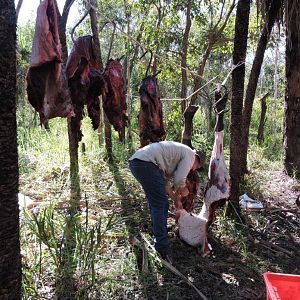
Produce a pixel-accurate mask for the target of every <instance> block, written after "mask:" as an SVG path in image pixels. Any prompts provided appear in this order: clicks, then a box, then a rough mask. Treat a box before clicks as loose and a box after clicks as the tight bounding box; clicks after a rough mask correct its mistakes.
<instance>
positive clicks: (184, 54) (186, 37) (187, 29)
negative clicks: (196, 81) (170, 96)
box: [181, 0, 192, 114]
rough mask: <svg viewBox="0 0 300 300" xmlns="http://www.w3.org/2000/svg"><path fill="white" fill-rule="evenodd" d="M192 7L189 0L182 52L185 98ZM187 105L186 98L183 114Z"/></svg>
mask: <svg viewBox="0 0 300 300" xmlns="http://www.w3.org/2000/svg"><path fill="white" fill-rule="evenodd" d="M191 8H192V0H189V1H188V3H187V7H186V25H185V30H184V34H183V40H182V52H181V98H182V99H185V98H186V96H187V85H188V80H187V71H186V67H187V63H186V60H187V51H188V44H189V34H190V30H191V25H192V22H191ZM186 105H187V101H186V100H182V101H181V112H182V114H183V113H184V112H185V109H186Z"/></svg>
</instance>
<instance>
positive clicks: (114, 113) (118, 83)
mask: <svg viewBox="0 0 300 300" xmlns="http://www.w3.org/2000/svg"><path fill="white" fill-rule="evenodd" d="M104 79H105V82H106V89H105V92H104V93H103V109H104V111H105V114H106V116H107V118H108V120H109V123H110V124H111V125H113V127H114V129H115V130H116V131H117V132H118V134H119V139H120V141H123V140H124V138H125V126H126V125H127V121H128V116H127V113H126V110H127V104H126V95H125V81H124V75H123V67H122V64H121V63H120V60H119V59H110V60H109V61H108V62H107V65H106V68H105V70H104Z"/></svg>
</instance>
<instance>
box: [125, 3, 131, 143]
mask: <svg viewBox="0 0 300 300" xmlns="http://www.w3.org/2000/svg"><path fill="white" fill-rule="evenodd" d="M124 9H125V16H126V23H127V24H126V27H127V35H128V36H131V32H130V16H131V11H130V5H129V4H128V0H124ZM129 49H130V41H129V40H128V39H127V40H126V43H125V49H124V50H125V52H126V64H125V65H124V69H125V83H126V91H127V97H126V103H127V115H128V120H129V121H128V124H127V126H128V127H127V141H128V143H129V147H130V148H131V147H132V132H131V122H130V120H131V108H132V103H131V72H130V69H131V66H130V63H131V60H130V52H131V51H129Z"/></svg>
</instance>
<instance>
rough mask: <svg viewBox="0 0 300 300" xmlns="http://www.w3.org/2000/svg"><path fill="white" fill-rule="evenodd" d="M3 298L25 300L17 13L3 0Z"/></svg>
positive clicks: (0, 253)
mask: <svg viewBox="0 0 300 300" xmlns="http://www.w3.org/2000/svg"><path fill="white" fill-rule="evenodd" d="M0 7H1V9H0V164H1V166H0V299H14V300H19V299H21V255H20V235H19V205H18V188H19V167H18V150H17V123H16V93H17V90H16V14H15V5H14V1H13V0H0Z"/></svg>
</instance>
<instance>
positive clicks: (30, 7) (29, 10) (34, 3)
mask: <svg viewBox="0 0 300 300" xmlns="http://www.w3.org/2000/svg"><path fill="white" fill-rule="evenodd" d="M18 1H19V0H15V7H17V4H18ZM39 4H40V0H23V4H22V7H21V10H20V13H19V17H18V24H20V25H24V24H26V23H27V22H28V21H32V22H35V18H36V10H37V7H38V6H39ZM57 4H58V7H59V10H60V12H61V11H62V9H63V6H64V4H65V0H57ZM79 18H80V16H79V13H78V7H77V5H76V3H74V4H73V5H72V7H71V9H70V14H69V18H68V25H73V24H75V22H76V20H78V19H79Z"/></svg>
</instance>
